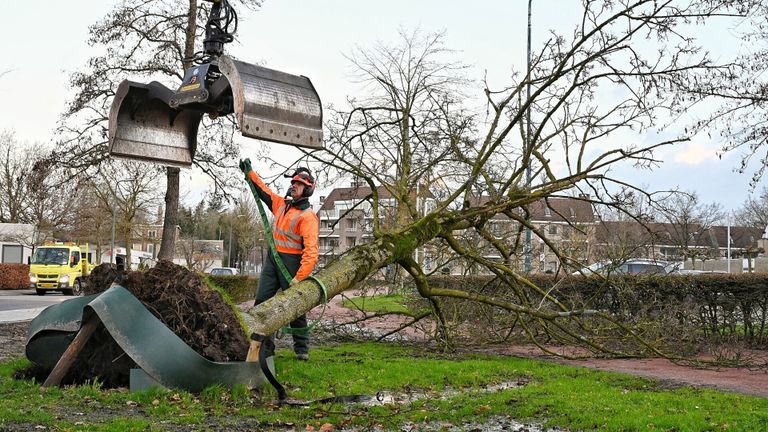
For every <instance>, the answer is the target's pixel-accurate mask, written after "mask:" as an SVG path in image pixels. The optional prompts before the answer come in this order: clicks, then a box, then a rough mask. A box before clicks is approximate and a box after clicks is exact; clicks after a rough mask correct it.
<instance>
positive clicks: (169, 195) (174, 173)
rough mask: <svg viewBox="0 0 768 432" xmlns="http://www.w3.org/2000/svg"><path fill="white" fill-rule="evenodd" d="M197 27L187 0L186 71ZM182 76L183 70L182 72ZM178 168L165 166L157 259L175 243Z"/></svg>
mask: <svg viewBox="0 0 768 432" xmlns="http://www.w3.org/2000/svg"><path fill="white" fill-rule="evenodd" d="M196 29H197V0H189V10H188V13H187V28H186V34H185V37H184V58H183V59H182V68H183V69H184V70H185V71H186V69H187V68H188V67H190V66H191V65H192V56H193V55H194V54H195V30H196ZM182 76H183V72H182ZM179 171H180V170H179V168H175V167H166V179H167V184H166V191H165V216H164V219H163V238H162V240H161V241H160V252H159V253H158V254H157V258H158V259H167V260H170V261H173V257H174V255H175V245H176V225H177V224H178V218H179Z"/></svg>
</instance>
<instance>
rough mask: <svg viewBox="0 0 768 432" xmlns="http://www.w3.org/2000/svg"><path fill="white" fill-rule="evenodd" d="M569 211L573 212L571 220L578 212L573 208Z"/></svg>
mask: <svg viewBox="0 0 768 432" xmlns="http://www.w3.org/2000/svg"><path fill="white" fill-rule="evenodd" d="M568 210H570V211H571V219H573V218H575V217H576V210H574V209H573V207H571V208H569V209H568Z"/></svg>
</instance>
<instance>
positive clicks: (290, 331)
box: [244, 172, 328, 335]
mask: <svg viewBox="0 0 768 432" xmlns="http://www.w3.org/2000/svg"><path fill="white" fill-rule="evenodd" d="M244 174H245V181H246V183H248V186H249V187H250V188H251V193H252V194H253V198H254V199H255V200H256V205H257V207H258V208H259V215H260V216H261V223H262V225H264V233H265V234H266V237H267V242H268V243H269V249H270V251H271V252H272V257H273V258H274V259H275V262H276V263H277V268H279V269H280V273H282V275H283V277H284V278H285V280H286V281H287V282H288V283H291V280H292V279H293V276H291V274H290V273H289V272H288V269H287V268H285V264H283V259H282V258H280V254H278V253H277V248H276V247H275V239H274V237H273V236H272V226H271V225H270V224H269V219H268V218H267V212H266V211H264V206H263V205H262V204H261V198H259V194H258V192H257V191H256V185H255V184H254V183H253V181H252V180H251V179H250V177H248V173H247V172H245V173H244ZM308 279H312V280H313V281H315V282H317V284H318V285H319V286H320V290H321V291H322V293H323V310H322V311H321V312H320V316H319V317H318V318H317V319H316V320H315V321H314V322H313V323H312V324H311V325H309V326H307V327H298V328H293V327H289V326H285V327H283V328H282V329H281V330H282V332H283V333H286V334H302V335H303V334H307V333H309V332H310V331H312V329H314V328H315V326H317V324H318V323H319V322H320V320H321V319H323V315H325V308H326V306H327V305H328V289H327V288H326V287H325V284H324V283H323V281H321V280H320V279H318V278H316V277H314V276H309V277H308Z"/></svg>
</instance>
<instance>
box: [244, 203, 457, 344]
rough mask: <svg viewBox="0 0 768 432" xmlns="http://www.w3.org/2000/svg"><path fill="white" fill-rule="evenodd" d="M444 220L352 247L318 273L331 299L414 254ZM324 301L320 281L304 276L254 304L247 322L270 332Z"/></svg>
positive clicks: (424, 221) (432, 218) (423, 221)
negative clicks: (269, 297)
mask: <svg viewBox="0 0 768 432" xmlns="http://www.w3.org/2000/svg"><path fill="white" fill-rule="evenodd" d="M444 221H445V216H443V217H442V218H440V219H438V217H437V216H436V215H434V214H431V215H429V216H426V217H424V218H423V219H421V220H420V221H418V222H417V223H415V224H413V225H410V226H408V227H407V228H405V229H402V230H400V231H397V232H395V233H391V234H385V235H383V236H382V237H380V238H379V239H377V240H375V241H373V242H371V243H367V244H363V245H360V246H357V247H355V248H353V249H350V250H349V251H348V252H347V253H345V254H344V255H342V256H341V257H340V258H339V259H338V260H337V261H334V262H332V263H331V264H329V265H328V266H327V267H326V268H324V269H323V270H321V271H320V272H318V273H317V274H316V275H315V277H316V278H318V279H320V280H321V281H323V283H324V284H325V287H326V289H327V291H328V292H327V294H328V299H329V300H330V299H331V298H333V297H335V296H337V295H339V294H341V293H342V292H344V291H346V290H347V289H350V288H352V287H353V286H355V284H357V283H359V282H362V281H364V280H365V279H366V278H367V277H368V276H370V275H371V274H373V273H374V272H375V271H376V270H378V269H380V268H382V267H385V266H387V265H389V264H392V263H395V262H397V261H398V260H399V259H405V258H409V257H411V255H412V254H413V251H414V249H416V248H417V247H419V246H421V245H422V244H424V243H426V242H427V241H429V240H431V239H433V238H435V237H436V236H437V235H438V234H439V233H440V231H441V229H442V227H443V222H444ZM322 302H323V293H322V290H321V289H320V287H319V286H318V284H317V282H315V281H313V280H311V279H305V280H303V281H302V282H300V283H299V284H297V285H294V286H293V287H291V289H289V290H286V291H282V292H280V293H278V294H277V295H276V296H274V297H272V298H271V299H269V300H267V301H265V302H264V303H261V304H260V305H258V306H254V307H253V308H251V309H250V310H249V311H248V314H249V315H250V316H251V317H253V320H249V322H248V325H249V327H250V328H251V331H252V332H254V333H256V334H259V335H264V336H266V335H270V334H272V333H274V332H276V331H277V330H279V329H280V328H281V327H283V326H286V325H288V323H290V322H291V321H293V320H295V319H296V318H298V317H299V316H301V315H303V314H305V313H307V312H309V311H310V310H311V309H312V308H313V307H315V306H317V305H320V304H322Z"/></svg>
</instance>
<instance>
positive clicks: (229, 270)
mask: <svg viewBox="0 0 768 432" xmlns="http://www.w3.org/2000/svg"><path fill="white" fill-rule="evenodd" d="M210 274H212V275H214V276H235V275H236V274H237V269H236V268H234V267H216V268H212V269H211V271H210Z"/></svg>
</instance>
